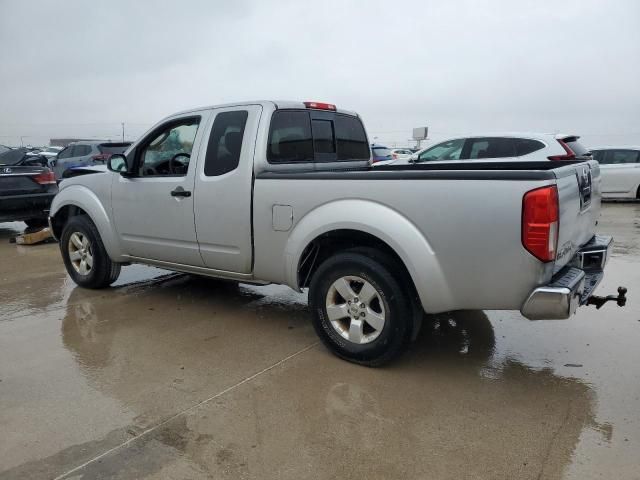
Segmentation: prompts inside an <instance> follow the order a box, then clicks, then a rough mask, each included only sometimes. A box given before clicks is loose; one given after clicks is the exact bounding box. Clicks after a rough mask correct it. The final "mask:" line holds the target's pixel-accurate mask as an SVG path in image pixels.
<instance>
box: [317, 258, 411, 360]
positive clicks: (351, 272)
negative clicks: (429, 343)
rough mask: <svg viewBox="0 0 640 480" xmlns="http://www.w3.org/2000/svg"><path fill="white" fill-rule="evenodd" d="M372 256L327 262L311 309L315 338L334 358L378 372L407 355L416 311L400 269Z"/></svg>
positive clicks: (392, 262) (321, 266) (386, 260)
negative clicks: (395, 359) (379, 367)
mask: <svg viewBox="0 0 640 480" xmlns="http://www.w3.org/2000/svg"><path fill="white" fill-rule="evenodd" d="M371 252H372V250H371V249H367V252H366V253H367V254H365V253H364V251H358V250H351V251H346V252H342V253H338V254H336V255H334V256H332V257H329V258H328V259H327V260H325V261H324V262H323V263H322V264H321V265H320V266H319V267H318V269H317V270H316V272H315V274H314V275H313V278H312V280H311V284H310V286H309V304H310V307H311V311H312V319H313V326H314V328H315V330H316V333H317V334H318V336H319V337H320V339H321V340H322V342H323V343H324V344H325V346H326V347H327V348H328V349H329V350H330V351H331V352H333V353H334V354H335V355H337V356H338V357H340V358H342V359H344V360H347V361H349V362H353V363H358V364H360V365H366V366H369V367H377V366H381V365H383V364H385V363H388V362H390V361H391V360H393V359H394V358H395V357H397V356H398V355H400V354H401V353H402V352H403V351H404V350H405V348H406V345H407V344H408V343H409V341H410V339H411V333H412V322H413V308H412V307H413V305H412V301H411V299H412V296H411V289H410V288H406V287H405V288H403V287H402V285H403V283H402V277H403V276H402V274H401V273H400V272H401V267H400V266H399V265H397V264H396V262H395V261H394V260H393V259H391V258H390V257H388V256H386V255H383V254H381V253H380V252H377V251H375V254H371Z"/></svg>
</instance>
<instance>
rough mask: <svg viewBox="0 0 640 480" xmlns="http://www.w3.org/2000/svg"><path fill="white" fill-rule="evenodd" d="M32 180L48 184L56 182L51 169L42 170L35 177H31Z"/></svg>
mask: <svg viewBox="0 0 640 480" xmlns="http://www.w3.org/2000/svg"><path fill="white" fill-rule="evenodd" d="M33 181H34V182H36V183H38V184H40V185H50V184H55V183H56V176H55V175H54V173H53V172H52V171H48V172H42V173H40V174H38V175H36V176H35V177H33Z"/></svg>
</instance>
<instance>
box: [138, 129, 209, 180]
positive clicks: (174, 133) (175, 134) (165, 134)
mask: <svg viewBox="0 0 640 480" xmlns="http://www.w3.org/2000/svg"><path fill="white" fill-rule="evenodd" d="M199 124H200V117H190V118H184V119H180V120H177V121H173V122H170V123H169V124H168V125H165V126H163V127H160V129H159V130H156V132H154V133H152V134H151V136H150V137H149V140H147V141H145V142H144V143H143V147H142V149H141V150H140V152H139V154H138V165H139V167H138V173H139V175H140V176H143V177H157V176H185V175H186V174H187V170H188V169H189V161H190V159H191V150H192V149H193V142H194V140H195V138H196V133H198V125H199Z"/></svg>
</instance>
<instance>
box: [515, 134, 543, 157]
mask: <svg viewBox="0 0 640 480" xmlns="http://www.w3.org/2000/svg"><path fill="white" fill-rule="evenodd" d="M514 141H515V144H516V157H522V156H523V155H529V154H530V153H533V152H536V151H538V150H542V149H543V148H544V143H542V142H541V141H539V140H532V139H530V138H515V139H514Z"/></svg>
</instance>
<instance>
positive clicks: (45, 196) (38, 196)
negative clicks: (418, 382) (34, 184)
mask: <svg viewBox="0 0 640 480" xmlns="http://www.w3.org/2000/svg"><path fill="white" fill-rule="evenodd" d="M55 195H56V194H55V193H34V194H26V195H12V196H2V197H0V222H15V221H20V220H26V219H29V218H41V217H42V218H46V217H47V214H48V212H49V207H50V206H51V201H52V200H53V197H55Z"/></svg>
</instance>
